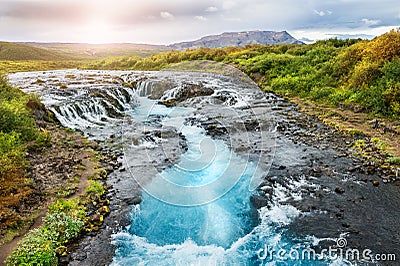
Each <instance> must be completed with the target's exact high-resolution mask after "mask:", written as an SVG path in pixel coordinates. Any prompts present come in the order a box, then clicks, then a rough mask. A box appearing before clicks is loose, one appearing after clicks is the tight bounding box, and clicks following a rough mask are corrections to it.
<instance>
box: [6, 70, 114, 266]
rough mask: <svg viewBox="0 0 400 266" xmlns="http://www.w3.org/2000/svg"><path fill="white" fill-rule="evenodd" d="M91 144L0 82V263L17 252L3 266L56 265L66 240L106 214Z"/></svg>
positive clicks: (101, 172)
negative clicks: (8, 252) (22, 236)
mask: <svg viewBox="0 0 400 266" xmlns="http://www.w3.org/2000/svg"><path fill="white" fill-rule="evenodd" d="M92 146H93V144H92V143H91V142H89V141H88V140H86V139H84V138H83V137H82V136H80V135H78V134H75V133H74V132H71V131H68V130H65V129H62V128H60V127H59V126H58V125H57V123H56V122H54V120H53V117H52V114H51V113H49V112H48V111H47V110H46V108H45V107H44V106H43V104H42V103H41V102H40V101H39V99H38V98H37V97H36V96H34V95H27V94H25V93H23V92H22V91H21V90H19V89H17V88H14V87H12V86H10V85H8V84H7V80H6V78H5V77H4V76H1V77H0V224H1V227H0V236H1V238H0V253H1V254H0V258H3V257H4V255H6V254H5V253H6V252H7V251H8V250H9V248H10V249H11V248H14V247H15V249H14V251H13V252H12V254H11V256H10V257H9V259H8V260H7V265H57V260H58V257H59V256H62V255H64V254H65V252H66V251H67V249H68V248H69V247H68V246H69V243H70V241H71V240H73V239H75V238H76V237H78V236H79V235H80V234H81V233H82V232H84V231H92V230H98V227H99V226H100V225H101V223H102V221H103V216H104V215H106V214H107V213H108V212H109V210H108V207H107V203H108V202H107V200H105V198H104V196H103V194H104V193H105V187H104V185H103V181H101V180H102V179H104V178H105V176H106V172H105V171H104V170H103V169H102V168H101V167H100V163H99V156H100V155H98V154H97V153H96V152H95V151H94V150H93V147H92ZM92 202H96V207H93V204H91V203H92ZM49 203H50V205H49ZM88 206H89V208H91V210H90V213H91V214H90V215H88V213H89V212H87V208H88ZM45 210H48V212H47V214H45V215H44V218H43V221H41V217H40V216H41V213H43V211H45ZM32 227H33V228H34V229H33V230H31V231H30V232H29V233H28V234H27V235H26V236H25V237H24V238H23V239H22V240H21V241H20V242H19V243H18V244H17V243H14V242H15V240H13V239H16V237H18V236H21V235H24V234H25V233H26V232H27V231H28V230H29V229H31V228H32ZM17 239H18V238H17ZM7 245H8V246H7ZM1 263H2V261H1V262H0V264H1Z"/></svg>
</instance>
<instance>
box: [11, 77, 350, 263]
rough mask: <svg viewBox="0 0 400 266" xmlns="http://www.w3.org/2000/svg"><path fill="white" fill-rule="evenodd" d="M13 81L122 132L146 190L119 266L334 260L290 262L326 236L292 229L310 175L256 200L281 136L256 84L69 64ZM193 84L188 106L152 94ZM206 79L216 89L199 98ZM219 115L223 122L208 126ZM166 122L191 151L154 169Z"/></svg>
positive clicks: (77, 125)
mask: <svg viewBox="0 0 400 266" xmlns="http://www.w3.org/2000/svg"><path fill="white" fill-rule="evenodd" d="M67 75H68V76H75V80H74V82H75V83H74V84H73V85H69V86H68V88H67V89H61V88H58V87H57V85H56V84H59V83H60V81H61V82H65V83H68V80H67V78H66V77H67ZM10 79H11V81H12V82H13V84H14V85H17V86H20V87H22V88H25V90H26V91H28V92H35V93H38V94H40V95H41V97H42V100H43V102H44V103H45V104H46V105H47V106H48V107H49V108H50V110H52V111H53V112H54V113H55V115H56V117H57V118H58V120H59V121H60V122H61V123H62V124H63V125H64V126H67V127H70V128H74V129H79V130H81V131H83V132H84V133H85V134H86V135H88V136H89V137H91V138H93V139H97V140H107V139H108V138H109V137H110V136H111V135H115V134H120V135H121V136H122V144H123V146H124V150H125V153H124V165H125V167H126V168H127V169H128V170H129V172H130V173H131V175H130V178H131V179H136V180H137V182H138V183H139V184H140V185H141V187H142V190H143V192H142V201H141V203H140V204H139V205H134V206H132V212H131V224H130V225H129V226H128V227H127V228H126V229H124V230H121V231H120V232H116V234H114V235H113V243H114V245H115V247H116V254H115V257H114V259H113V263H112V265H263V264H270V265H329V264H331V263H332V262H330V261H329V258H328V257H327V256H324V257H321V258H320V259H319V260H317V261H315V260H311V261H310V260H308V261H307V260H306V261H301V260H293V258H291V259H292V260H288V258H289V257H288V254H289V252H290V251H291V249H293V247H295V248H298V249H300V248H303V249H304V248H307V247H308V246H310V245H312V244H313V242H314V244H315V242H316V241H318V240H316V239H313V238H312V237H310V238H309V239H296V238H295V237H293V235H291V234H290V232H288V231H287V229H286V225H288V224H290V223H291V222H292V221H293V219H294V218H296V217H298V216H299V215H304V214H302V213H301V212H300V211H299V210H297V209H296V208H295V207H292V206H291V205H289V204H286V203H285V202H286V200H287V199H289V198H291V199H293V200H295V199H296V198H297V199H299V198H301V197H300V196H299V195H297V194H296V193H295V191H296V190H297V189H298V188H300V187H306V186H312V184H310V183H308V181H306V180H305V179H304V180H299V181H296V182H297V183H296V182H295V181H293V182H292V183H287V184H284V185H282V184H280V183H276V184H271V187H270V189H271V192H270V195H271V197H270V199H269V201H268V204H266V205H267V206H265V207H262V208H260V209H258V210H257V209H256V208H254V207H253V204H252V201H251V198H252V196H253V195H255V194H257V191H256V190H255V188H256V187H257V186H258V185H259V184H260V182H261V179H262V178H263V176H264V175H265V172H266V171H267V170H268V165H269V163H270V162H268V160H269V161H271V160H272V158H273V157H272V156H273V144H274V143H273V141H271V139H272V137H269V136H272V135H273V134H270V135H268V134H266V135H263V134H265V132H267V133H271V132H272V131H273V129H271V128H269V131H268V130H267V127H266V126H265V125H263V124H262V123H261V122H260V120H268V117H267V118H266V117H265V116H264V115H266V113H268V108H266V107H265V106H268V103H269V102H270V101H269V100H268V98H267V97H266V95H265V94H264V93H261V92H260V91H258V90H257V89H255V88H254V87H252V86H249V85H248V84H247V85H246V84H244V83H243V82H238V81H237V80H232V79H230V78H227V77H223V76H218V75H211V74H201V73H198V74H194V73H190V74H188V73H173V74H171V73H168V72H160V73H156V72H123V71H96V72H95V71H77V70H70V71H54V72H38V73H19V74H14V75H12V76H10ZM38 79H41V80H44V81H45V82H44V83H45V84H46V85H43V82H36V80H38ZM76 83H78V84H76ZM189 83H195V84H196V86H193V88H192V89H190V88H188V89H189V90H192V91H191V92H190V93H191V96H190V97H187V98H186V99H180V100H179V101H180V104H179V106H175V107H166V106H164V105H160V104H157V101H156V100H151V99H149V98H147V96H149V97H150V98H153V99H156V98H157V97H158V98H160V99H161V100H169V99H170V98H173V97H177V95H181V92H182V88H184V87H185V89H186V87H188V86H187V84H189ZM126 84H130V86H126ZM160 84H161V85H160ZM182 84H185V86H183V85H182ZM189 87H190V86H189ZM202 87H205V88H206V89H207V95H205V96H201V97H197V94H198V91H197V90H198V88H200V89H201V88H202ZM160 88H161V89H164V91H162V90H161V92H160ZM210 92H211V93H210ZM174 100H176V99H174ZM249 102H250V104H249ZM224 108H225V109H224ZM213 112H214V113H213ZM219 112H220V113H219ZM212 116H213V117H214V120H215V121H216V122H219V123H220V124H221V125H222V127H220V124H218V123H215V124H209V120H211V118H210V117H212ZM260 118H263V119H260ZM218 119H219V120H218ZM224 119H225V120H224ZM214 120H213V121H214ZM221 121H222V122H221ZM224 123H225V124H224ZM171 128H172V129H173V130H171ZM241 128H243V129H241ZM161 129H166V131H165V132H167V133H168V132H180V133H181V137H183V138H184V139H185V141H186V144H187V147H186V148H187V149H186V150H185V151H184V152H183V153H182V154H181V155H180V157H178V158H177V161H176V163H175V164H173V165H171V166H170V167H167V168H164V169H162V170H160V169H150V168H152V164H150V163H148V162H146V161H148V160H155V161H156V160H157V159H158V158H143V157H145V156H150V157H151V152H152V150H153V149H159V148H160V147H162V146H163V145H164V144H165V142H168V141H169V140H168V139H165V138H163V136H162V134H163V133H162V132H161V131H160V130H161ZM213 130H214V131H213ZM215 130H222V131H221V132H227V133H228V134H229V136H228V137H229V138H225V137H226V136H224V134H220V135H219V136H218V137H213V135H212V132H215ZM224 130H225V131H224ZM242 131H243V132H244V133H243V132H242ZM152 132H153V133H154V132H161V133H160V134H158V133H154V134H153V133H152ZM210 132H211V133H210ZM216 132H219V131H216ZM151 134H153V135H151ZM149 139H150V140H149ZM269 141H270V142H271V143H269V144H268V142H269ZM161 150H162V148H161ZM250 150H251V151H252V152H249V151H250ZM265 153H269V154H265ZM271 154H272V156H269V157H268V156H267V155H271ZM138 156H139V157H140V158H139V159H138ZM260 159H261V160H260ZM259 160H260V161H259ZM144 162H145V163H147V165H146V164H145V167H144V168H146V167H148V168H149V170H148V171H149V172H151V173H154V174H152V176H151V178H149V179H144V180H141V178H142V177H141V176H138V174H137V171H136V170H135V169H139V168H140V167H143V166H142V165H143V164H144ZM307 215H312V213H309V214H307ZM271 249H273V250H275V251H278V250H284V251H286V256H280V257H274V256H273V255H274V254H273V252H272V253H271ZM280 255H282V254H280ZM334 263H337V265H342V264H343V263H344V262H342V261H336V262H334Z"/></svg>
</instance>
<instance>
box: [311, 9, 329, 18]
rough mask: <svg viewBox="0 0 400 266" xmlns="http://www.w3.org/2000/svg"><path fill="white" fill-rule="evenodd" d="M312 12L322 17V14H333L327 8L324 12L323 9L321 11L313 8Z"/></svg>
mask: <svg viewBox="0 0 400 266" xmlns="http://www.w3.org/2000/svg"><path fill="white" fill-rule="evenodd" d="M314 13H315V14H317V15H318V16H320V17H324V16H326V15H332V14H333V12H332V11H330V10H327V11H326V12H325V11H323V10H321V11H318V10H316V9H314Z"/></svg>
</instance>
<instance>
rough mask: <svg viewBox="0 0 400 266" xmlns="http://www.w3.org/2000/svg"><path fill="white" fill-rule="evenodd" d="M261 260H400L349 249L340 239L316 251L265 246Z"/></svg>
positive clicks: (388, 254)
mask: <svg viewBox="0 0 400 266" xmlns="http://www.w3.org/2000/svg"><path fill="white" fill-rule="evenodd" d="M257 257H258V259H259V260H262V261H267V262H273V261H323V260H327V259H328V260H332V261H335V260H342V261H367V262H379V261H392V262H394V261H396V260H397V259H398V258H397V256H396V254H394V253H386V254H375V253H374V252H373V251H372V250H371V249H363V250H360V249H354V248H349V247H347V240H346V239H345V238H339V239H337V241H336V245H335V246H330V247H328V248H325V249H322V250H321V251H316V249H313V248H302V249H301V248H291V249H290V250H287V249H283V248H282V249H277V248H274V247H270V246H268V245H265V246H264V247H263V248H260V249H259V250H258V251H257Z"/></svg>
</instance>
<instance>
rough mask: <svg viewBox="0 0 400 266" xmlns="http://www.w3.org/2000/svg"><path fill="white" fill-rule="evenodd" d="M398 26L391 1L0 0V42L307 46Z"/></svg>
mask: <svg viewBox="0 0 400 266" xmlns="http://www.w3.org/2000/svg"><path fill="white" fill-rule="evenodd" d="M399 25H400V3H399V0H374V1H373V0H319V1H317V0H274V1H273V0H198V1H197V0H111V1H110V0H0V40H1V41H20V42H24V41H37V42H84V43H121V42H127V43H128V42H129V43H146V44H171V43H175V42H181V41H190V40H195V39H198V38H200V37H203V36H206V35H214V34H220V33H223V32H231V31H250V30H272V31H284V30H286V31H287V32H289V33H290V34H291V35H292V36H293V37H295V38H297V39H301V40H303V41H314V40H319V39H326V38H329V37H335V36H338V37H358V36H363V37H370V38H371V37H374V36H377V35H381V34H383V33H384V32H387V31H389V30H390V29H393V28H398V27H399Z"/></svg>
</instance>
